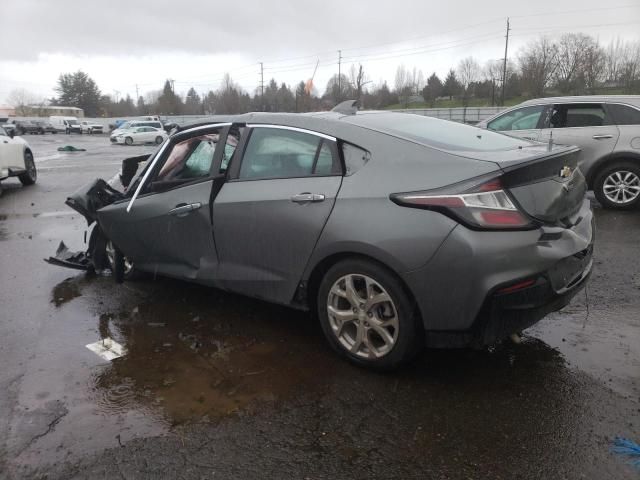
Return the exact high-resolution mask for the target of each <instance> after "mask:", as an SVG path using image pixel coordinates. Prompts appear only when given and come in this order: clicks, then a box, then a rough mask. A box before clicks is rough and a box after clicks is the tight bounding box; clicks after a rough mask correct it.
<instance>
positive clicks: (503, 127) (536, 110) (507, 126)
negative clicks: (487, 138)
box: [487, 105, 545, 132]
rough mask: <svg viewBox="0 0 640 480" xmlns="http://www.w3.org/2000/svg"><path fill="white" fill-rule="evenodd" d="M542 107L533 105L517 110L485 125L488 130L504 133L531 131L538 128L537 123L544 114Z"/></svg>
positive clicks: (543, 107)
mask: <svg viewBox="0 0 640 480" xmlns="http://www.w3.org/2000/svg"><path fill="white" fill-rule="evenodd" d="M544 109H545V106H544V105H533V106H530V107H523V108H518V109H517V110H512V111H510V112H507V113H505V114H504V115H502V116H500V117H498V118H496V119H494V120H492V121H490V122H489V123H488V124H487V127H489V129H490V130H495V131H498V132H504V131H509V130H531V129H534V128H537V127H538V122H539V121H540V117H541V116H542V112H544Z"/></svg>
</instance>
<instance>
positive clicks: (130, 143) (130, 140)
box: [124, 137, 133, 145]
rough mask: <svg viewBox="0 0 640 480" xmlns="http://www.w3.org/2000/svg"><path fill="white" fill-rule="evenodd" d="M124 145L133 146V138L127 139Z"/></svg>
mask: <svg viewBox="0 0 640 480" xmlns="http://www.w3.org/2000/svg"><path fill="white" fill-rule="evenodd" d="M124 143H126V144H127V145H133V138H131V137H127V138H125V139H124Z"/></svg>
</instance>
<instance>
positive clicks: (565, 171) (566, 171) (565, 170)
mask: <svg viewBox="0 0 640 480" xmlns="http://www.w3.org/2000/svg"><path fill="white" fill-rule="evenodd" d="M572 171H573V170H571V167H562V169H561V170H560V178H569V177H570V176H571V172H572Z"/></svg>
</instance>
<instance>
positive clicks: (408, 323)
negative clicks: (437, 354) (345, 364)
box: [317, 259, 424, 370]
mask: <svg viewBox="0 0 640 480" xmlns="http://www.w3.org/2000/svg"><path fill="white" fill-rule="evenodd" d="M317 307H318V317H319V320H320V324H321V326H322V330H323V332H324V334H325V336H326V337H327V340H328V341H329V343H330V344H331V346H332V347H333V348H334V349H335V350H336V351H337V352H338V353H340V354H341V355H343V356H344V357H346V358H347V359H348V360H350V361H351V362H353V363H355V364H357V365H360V366H365V367H371V368H375V369H380V370H390V369H393V368H396V367H398V366H399V365H401V364H403V363H405V362H407V361H408V360H410V359H412V358H413V357H414V356H415V355H416V354H417V353H418V352H419V351H420V349H421V347H422V346H423V344H424V343H423V342H424V330H423V328H422V325H421V321H420V316H419V314H418V313H417V309H416V307H415V304H414V302H413V301H412V300H411V299H410V297H409V296H408V295H407V293H406V292H405V291H404V288H403V286H402V284H401V282H400V280H399V279H398V278H397V277H396V276H395V275H394V274H393V273H392V272H390V271H389V270H387V269H386V268H384V267H382V266H380V265H377V264H376V263H373V262H369V261H366V260H360V259H354V260H346V261H342V262H339V263H337V264H336V265H334V266H333V267H331V268H330V269H329V270H328V271H327V273H326V274H325V276H324V278H323V280H322V282H321V283H320V288H319V289H318V298H317Z"/></svg>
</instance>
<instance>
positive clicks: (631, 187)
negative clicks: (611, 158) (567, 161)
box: [593, 162, 640, 210]
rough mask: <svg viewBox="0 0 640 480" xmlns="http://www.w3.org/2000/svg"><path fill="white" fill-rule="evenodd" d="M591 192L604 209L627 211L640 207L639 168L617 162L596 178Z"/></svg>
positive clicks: (635, 165) (627, 163) (634, 165)
mask: <svg viewBox="0 0 640 480" xmlns="http://www.w3.org/2000/svg"><path fill="white" fill-rule="evenodd" d="M593 191H594V194H595V196H596V198H597V199H598V201H599V202H600V203H601V204H602V206H603V207H605V208H613V209H619V210H627V209H630V208H635V207H638V206H640V166H639V165H637V164H635V163H632V162H619V163H615V164H613V165H609V166H607V167H605V168H604V169H602V170H601V171H600V172H599V173H598V175H597V176H596V179H595V181H594V188H593Z"/></svg>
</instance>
